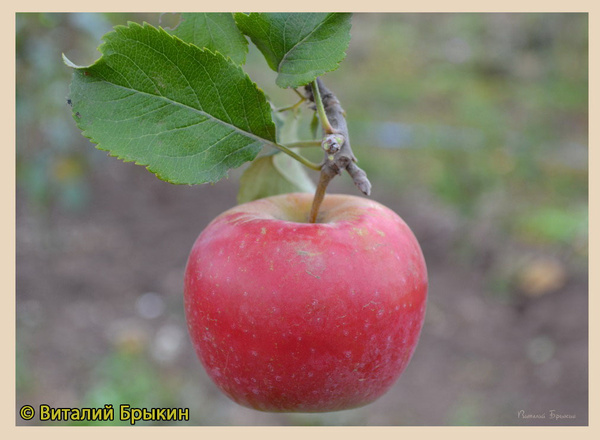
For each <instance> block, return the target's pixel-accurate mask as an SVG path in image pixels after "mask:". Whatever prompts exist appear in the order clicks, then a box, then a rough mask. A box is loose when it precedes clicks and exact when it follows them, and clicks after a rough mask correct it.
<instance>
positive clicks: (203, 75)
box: [65, 23, 276, 184]
mask: <svg viewBox="0 0 600 440" xmlns="http://www.w3.org/2000/svg"><path fill="white" fill-rule="evenodd" d="M99 50H100V52H101V53H102V57H101V58H100V59H99V60H98V61H96V62H95V63H94V64H93V65H91V66H89V67H79V66H75V65H74V64H73V63H71V62H70V61H68V60H67V59H65V62H66V63H67V64H68V65H70V66H71V67H74V68H75V72H74V75H73V81H72V83H71V95H70V99H71V102H72V105H73V116H74V119H75V121H76V122H77V125H78V127H79V128H80V129H81V130H82V132H83V135H84V136H86V137H88V138H89V139H90V140H91V141H92V142H94V143H96V144H98V145H97V148H98V149H100V150H106V151H109V153H110V155H112V156H116V157H118V158H120V159H123V160H124V161H126V162H132V161H134V162H135V163H137V164H138V165H144V166H146V167H147V168H148V170H150V171H151V172H153V173H155V174H156V175H157V176H158V177H159V178H160V179H162V180H166V181H168V182H171V183H177V184H198V183H206V182H216V181H217V180H219V179H221V178H223V177H225V176H226V175H227V171H228V170H229V169H230V168H235V167H238V166H240V165H242V164H243V163H245V162H247V161H251V160H253V159H254V158H255V157H256V155H257V154H258V152H259V151H260V150H261V148H262V146H263V144H265V143H272V142H275V138H276V137H275V125H274V124H273V121H272V120H271V108H270V106H269V103H268V102H267V100H266V98H265V96H264V94H263V92H262V91H261V90H259V89H258V88H257V87H256V85H255V84H254V83H253V82H252V81H251V80H250V78H248V76H247V75H246V74H245V73H244V72H243V71H242V69H241V68H240V67H239V66H238V65H236V64H234V63H233V62H231V61H230V60H229V59H228V58H225V57H224V56H223V55H221V54H218V53H212V52H210V51H209V50H207V49H200V48H198V47H196V46H194V45H190V44H188V43H185V42H184V41H182V40H180V39H179V38H176V37H173V36H171V35H169V34H168V33H167V32H166V31H164V30H163V29H160V28H159V29H157V28H154V27H152V26H150V25H149V24H147V23H144V25H143V26H141V25H139V24H136V23H129V24H128V26H127V27H125V26H118V27H116V28H115V30H114V31H113V32H110V33H108V34H107V35H105V36H104V43H103V44H102V45H101V46H100V48H99Z"/></svg>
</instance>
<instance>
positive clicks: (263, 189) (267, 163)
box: [238, 153, 315, 203]
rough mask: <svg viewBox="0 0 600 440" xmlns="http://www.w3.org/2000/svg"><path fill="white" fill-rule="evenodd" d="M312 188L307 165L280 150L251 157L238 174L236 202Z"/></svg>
mask: <svg viewBox="0 0 600 440" xmlns="http://www.w3.org/2000/svg"><path fill="white" fill-rule="evenodd" d="M314 191H315V185H314V183H313V182H312V180H310V178H309V177H308V174H307V173H306V169H305V168H304V167H303V166H302V165H301V164H300V163H299V162H298V161H296V160H294V159H293V158H291V157H290V156H288V155H287V154H283V153H276V154H272V155H268V156H262V157H259V158H258V159H256V160H254V162H252V163H251V164H250V166H249V167H248V168H247V169H246V170H245V171H244V173H243V174H242V176H241V177H240V190H239V192H238V203H245V202H251V201H252V200H256V199H261V198H263V197H269V196H274V195H277V194H287V193H290V192H310V193H313V192H314Z"/></svg>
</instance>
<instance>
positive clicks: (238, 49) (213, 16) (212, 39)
mask: <svg viewBox="0 0 600 440" xmlns="http://www.w3.org/2000/svg"><path fill="white" fill-rule="evenodd" d="M171 34H173V35H175V36H177V37H179V38H181V39H182V40H183V41H186V42H188V43H192V44H194V45H196V46H198V47H200V48H202V47H206V48H207V49H210V51H211V52H219V53H221V54H223V55H225V56H226V57H230V58H231V60H232V61H233V62H235V63H237V64H244V62H245V61H246V54H247V53H248V40H246V38H245V37H244V35H243V34H242V33H241V32H240V30H239V29H238V27H237V26H236V24H235V20H234V19H233V14H231V13H216V12H215V13H183V14H181V23H179V25H178V26H177V27H176V28H175V29H173V30H172V31H171Z"/></svg>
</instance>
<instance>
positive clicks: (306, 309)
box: [184, 193, 428, 412]
mask: <svg viewBox="0 0 600 440" xmlns="http://www.w3.org/2000/svg"><path fill="white" fill-rule="evenodd" d="M312 198H313V195H312V194H300V193H297V194H286V195H282V196H273V197H268V198H265V199H260V200H256V201H253V202H249V203H246V204H242V205H239V206H236V207H234V208H232V209H230V210H228V211H226V212H224V213H223V214H221V215H220V216H218V217H217V218H216V219H214V220H213V221H212V222H211V223H210V224H209V225H208V226H207V227H206V229H205V230H204V231H203V232H202V233H201V234H200V236H199V237H198V239H197V240H196V242H195V244H194V246H193V248H192V251H191V253H190V256H189V260H188V264H187V267H186V272H185V293H184V300H185V311H186V318H187V323H188V330H189V334H190V337H191V340H192V342H193V345H194V348H195V350H196V353H197V355H198V357H199V358H200V360H201V362H202V364H203V365H204V367H205V369H206V371H207V373H208V375H209V376H210V378H211V379H212V380H213V381H214V382H215V383H216V385H217V386H218V387H219V388H220V389H221V390H222V391H223V392H224V393H225V394H226V395H228V396H229V397H230V398H231V399H233V400H234V401H236V402H237V403H239V404H241V405H244V406H247V407H250V408H254V409H257V410H261V411H272V412H325V411H336V410H343V409H350V408H355V407H359V406H363V405H366V404H368V403H370V402H372V401H374V400H375V399H377V398H378V397H380V396H381V395H382V394H384V393H385V392H386V391H387V390H389V389H390V387H391V386H392V385H393V384H394V382H395V381H396V380H397V379H398V377H399V376H400V374H401V373H402V371H404V369H405V368H406V366H407V364H408V363H409V361H410V358H411V356H412V354H413V352H414V350H415V347H416V345H417V342H418V339H419V335H420V332H421V328H422V325H423V319H424V315H425V305H426V297H427V288H428V281H427V269H426V265H425V260H424V258H423V253H422V251H421V248H420V247H419V244H418V242H417V240H416V238H415V236H414V235H413V233H412V232H411V230H410V229H409V227H408V226H407V225H406V223H405V222H404V221H403V220H402V219H401V218H400V217H399V216H398V215H397V214H395V213H394V212H393V211H391V210H390V209H388V208H386V207H385V206H383V205H381V204H379V203H377V202H374V201H371V200H368V199H365V198H362V197H355V196H348V195H327V196H326V198H325V200H324V201H323V204H322V206H321V210H320V217H319V219H318V222H317V223H313V224H310V223H307V222H306V218H307V217H308V213H309V210H310V206H311V203H312Z"/></svg>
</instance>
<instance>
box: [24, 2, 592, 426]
mask: <svg viewBox="0 0 600 440" xmlns="http://www.w3.org/2000/svg"><path fill="white" fill-rule="evenodd" d="M128 20H132V21H138V22H141V21H143V20H145V21H148V22H149V23H151V24H154V25H159V24H160V21H161V20H163V24H164V25H168V24H169V23H168V21H169V20H171V21H172V20H176V17H175V16H172V15H166V16H162V17H161V16H160V15H158V14H152V15H139V14H138V15H135V14H18V15H17V17H16V32H17V34H16V37H17V40H16V50H17V60H16V62H17V72H16V96H17V102H16V112H17V150H16V158H17V162H16V167H17V193H16V201H17V219H16V220H17V231H16V246H17V255H16V258H17V274H16V276H17V279H16V281H17V291H16V304H17V309H16V330H17V341H16V361H17V375H16V397H17V401H16V407H17V410H18V409H19V408H20V407H21V406H22V405H25V404H28V405H32V406H33V407H34V408H38V407H39V405H40V404H48V405H50V406H51V407H53V408H82V407H91V408H100V407H104V405H105V404H112V405H113V406H114V407H115V408H117V409H118V407H119V405H121V404H125V403H126V404H129V405H131V406H132V407H138V408H173V407H177V408H189V413H190V420H189V422H176V423H173V424H175V425H182V424H190V425H525V426H530V425H587V424H588V265H587V262H588V137H587V136H588V134H587V133H588V19H587V15H585V14H356V15H355V17H354V19H353V28H352V40H351V43H350V47H349V49H348V52H347V58H346V59H345V61H344V62H343V63H342V64H341V65H340V68H339V69H338V70H337V71H335V72H332V73H330V74H328V75H326V76H325V77H324V80H325V83H326V84H327V85H328V87H330V88H331V89H332V90H333V91H334V92H336V94H337V95H338V97H339V99H340V101H341V103H342V105H343V107H344V108H345V110H346V112H347V116H348V122H349V127H350V134H351V136H352V145H353V148H354V152H355V154H356V155H357V157H358V158H359V161H360V165H361V166H362V167H363V168H364V169H365V170H366V171H367V173H368V175H369V177H370V179H371V181H372V183H373V188H374V189H373V193H372V198H373V199H375V200H377V201H380V202H382V203H384V204H385V205H387V206H389V207H390V208H392V209H393V210H395V211H396V212H397V213H398V214H400V215H401V216H402V217H403V218H404V219H405V220H406V222H407V223H408V224H409V225H410V226H411V228H412V229H413V231H414V232H415V235H416V236H417V238H418V239H419V241H420V243H421V245H422V248H423V252H424V254H425V258H426V260H427V264H428V270H429V277H430V290H429V300H428V309H427V316H426V321H425V325H424V328H423V333H422V337H421V340H420V343H419V346H418V347H417V350H416V352H415V355H414V357H413V359H412V362H411V364H410V365H409V366H408V368H407V370H406V371H405V373H404V374H403V375H402V376H401V377H400V379H399V381H398V382H397V384H396V385H395V386H394V387H393V388H392V390H391V391H390V392H389V393H387V394H386V395H385V396H383V397H382V398H381V399H379V400H378V401H377V402H375V403H373V404H371V405H368V406H366V407H363V408H359V409H355V410H350V411H342V412H336V413H325V414H269V413H261V412H257V411H253V410H250V409H246V408H243V407H240V406H238V405H237V404H235V403H233V402H231V401H230V400H229V399H228V398H227V397H225V396H224V395H222V394H221V393H220V392H219V391H218V390H217V389H216V387H215V386H214V385H213V384H212V383H211V382H210V381H209V379H208V377H207V375H206V374H205V372H204V371H203V369H202V367H201V365H200V362H199V361H198V360H197V358H196V356H195V353H194V352H193V348H192V345H191V343H190V341H189V339H188V336H187V330H186V325H185V318H184V312H183V298H182V296H183V295H182V289H183V271H184V267H185V263H186V259H187V254H188V252H189V250H190V248H191V246H192V243H193V241H194V240H195V238H196V236H197V235H198V234H199V233H200V231H201V230H202V229H203V228H204V227H205V226H206V225H207V224H208V222H209V221H210V220H211V219H212V218H214V217H215V216H216V215H218V214H219V213H220V212H222V211H224V210H225V209H227V208H229V207H231V206H232V205H234V204H235V203H236V193H237V189H238V180H239V176H240V174H241V172H242V170H234V171H232V172H231V174H230V177H229V178H228V179H225V180H223V181H220V182H218V183H217V184H214V185H204V186H196V187H189V186H174V185H170V184H167V183H164V182H162V181H160V180H158V179H157V178H156V177H155V176H153V175H152V174H150V173H149V172H147V171H146V170H145V169H144V168H143V167H139V166H136V165H133V164H130V163H127V164H126V163H123V162H121V161H119V160H117V159H115V158H110V157H107V155H106V153H104V152H100V151H98V150H96V149H94V148H93V146H92V145H91V144H90V143H89V142H88V141H87V140H86V139H85V138H84V137H82V136H81V134H80V132H79V131H78V129H77V128H76V126H75V123H74V121H73V120H72V116H71V112H70V108H69V106H68V105H67V98H68V94H69V91H68V85H69V82H70V79H71V71H70V68H68V67H67V66H65V65H64V64H63V63H62V60H61V53H64V54H65V55H67V56H68V58H69V59H70V60H72V61H73V62H75V63H77V64H80V65H85V64H89V63H91V62H93V61H94V60H95V59H97V58H98V57H99V53H98V52H97V51H96V47H97V46H98V45H99V43H100V42H101V36H102V35H103V34H105V33H106V32H108V31H110V30H111V28H112V27H113V26H114V25H117V24H125V23H126V22H127V21H128ZM246 70H247V71H248V72H249V74H250V76H251V77H252V78H253V79H254V80H255V81H256V82H257V83H258V84H259V86H260V87H261V88H263V89H264V90H265V92H266V93H267V94H268V95H269V96H271V97H272V98H273V100H274V101H275V102H276V103H277V104H278V105H282V106H283V105H290V104H293V103H294V102H295V101H296V96H295V95H294V94H293V92H291V91H289V90H278V89H277V87H276V86H275V85H274V83H273V78H274V74H273V72H270V71H268V70H267V66H266V63H265V62H264V59H262V58H261V56H260V54H259V53H257V51H256V50H255V49H254V48H252V47H251V49H250V53H249V55H248V65H247V67H246ZM316 154H317V156H316V157H318V155H319V153H318V152H316ZM315 177H316V176H315ZM330 191H331V192H344V193H348V194H358V190H357V189H356V188H355V187H354V186H353V185H352V183H351V181H350V179H349V178H348V176H347V175H345V176H343V177H339V178H337V179H336V180H335V181H334V183H333V184H332V188H331V190H330ZM117 412H118V411H117ZM541 415H544V416H545V418H539V417H535V416H541ZM117 418H118V417H117ZM16 423H17V424H18V425H40V424H44V423H43V422H40V421H39V419H38V418H37V417H36V418H34V420H32V421H30V422H25V421H23V420H22V419H21V418H20V417H19V415H18V411H17V414H16ZM65 423H66V424H72V425H76V424H78V423H76V422H52V423H50V422H46V424H51V425H57V424H65ZM119 423H120V422H115V424H119ZM97 424H99V425H106V424H107V423H105V422H98V423H97ZM139 424H151V423H149V422H145V423H142V422H140V423H139Z"/></svg>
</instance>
